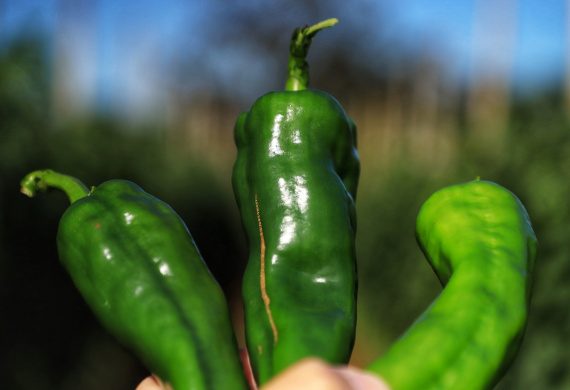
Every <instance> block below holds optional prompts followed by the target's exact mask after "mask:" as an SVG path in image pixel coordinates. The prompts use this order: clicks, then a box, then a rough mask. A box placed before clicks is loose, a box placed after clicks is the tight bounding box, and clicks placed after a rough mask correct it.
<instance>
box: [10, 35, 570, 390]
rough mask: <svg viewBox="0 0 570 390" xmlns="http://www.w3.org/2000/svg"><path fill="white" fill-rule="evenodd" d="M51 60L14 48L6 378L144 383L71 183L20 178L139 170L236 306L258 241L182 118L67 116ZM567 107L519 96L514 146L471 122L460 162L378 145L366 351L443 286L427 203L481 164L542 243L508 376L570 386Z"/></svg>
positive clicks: (509, 134)
mask: <svg viewBox="0 0 570 390" xmlns="http://www.w3.org/2000/svg"><path fill="white" fill-rule="evenodd" d="M48 69H49V66H48V63H47V62H46V59H45V57H43V55H42V44H41V43H38V42H36V41H33V40H24V41H19V42H15V43H14V44H12V45H11V46H10V47H9V48H7V49H6V50H4V51H3V52H2V53H0V178H1V181H0V312H1V313H2V320H1V321H0V351H1V353H0V383H3V387H4V388H7V389H12V390H26V389H34V390H44V389H45V390H48V389H49V390H51V389H77V388H80V389H83V390H90V389H99V388H101V387H104V388H106V389H108V390H114V389H116V390H132V389H134V388H135V387H136V384H137V383H138V381H140V379H141V378H142V376H143V375H145V370H144V369H143V368H142V367H141V366H140V365H139V364H138V363H137V361H136V360H135V359H133V358H132V357H131V356H130V355H129V354H128V353H127V352H125V351H124V350H123V349H122V348H120V347H119V346H118V345H117V344H116V343H115V342H114V340H112V339H111V338H110V337H109V336H108V335H106V333H105V332H104V331H103V330H102V329H101V328H100V327H99V325H98V324H97V322H96V321H95V320H94V318H93V317H92V315H91V314H90V312H89V310H88V309H87V308H86V306H85V304H84V303H83V301H82V299H81V297H80V296H79V295H78V294H77V292H76V291H75V289H74V287H73V285H72V283H71V281H70V280H69V278H68V277H67V275H66V274H65V273H64V272H63V269H62V268H61V267H60V265H59V262H58V260H57V252H56V247H55V235H56V231H57V223H58V219H59V217H60V216H61V214H62V212H63V211H64V210H65V208H66V207H67V199H66V198H65V196H63V195H62V194H60V193H57V192H54V193H49V194H46V195H43V196H39V197H37V198H34V199H27V198H25V197H24V196H23V195H21V194H19V193H18V188H19V181H20V179H21V178H22V177H23V176H24V175H25V174H26V173H28V172H30V171H32V170H36V169H41V168H46V167H49V168H52V169H54V170H58V171H61V172H65V173H68V174H71V175H74V176H76V177H78V178H80V179H81V180H82V181H84V182H85V184H87V185H97V184H99V183H101V182H102V181H105V180H108V179H112V178H122V179H128V180H131V181H134V182H136V183H137V184H139V185H140V186H141V187H142V188H144V189H145V190H147V191H148V192H150V193H152V194H153V195H155V196H157V197H159V198H160V199H162V200H164V201H166V202H168V203H169V204H170V205H171V206H172V207H173V208H174V209H175V210H176V211H177V212H178V213H179V214H180V215H181V217H182V218H183V219H184V220H185V221H186V223H187V224H188V227H189V229H190V231H191V232H192V233H193V236H194V238H195V240H196V242H197V244H198V246H199V248H200V250H201V251H202V253H203V255H204V257H205V259H206V261H207V262H208V264H209V266H210V267H211V269H212V271H213V273H214V274H215V276H216V277H217V278H218V280H219V281H220V283H221V284H222V285H223V286H224V287H225V288H226V291H227V292H228V296H229V297H230V300H231V301H232V302H235V301H236V300H238V299H239V297H237V298H236V297H235V294H236V293H237V291H238V290H237V287H239V279H240V276H241V272H242V270H243V265H244V264H243V262H244V258H245V248H244V243H243V233H242V231H241V228H240V223H239V216H238V214H237V208H236V207H235V205H234V201H233V194H232V192H231V185H230V183H229V180H228V177H229V172H230V171H231V166H227V167H220V166H218V165H216V164H214V163H212V162H211V160H204V159H201V158H200V156H198V155H193V154H192V153H189V152H188V149H187V148H185V146H184V145H181V144H179V143H177V142H176V141H174V142H173V141H172V139H171V138H170V133H169V131H168V129H163V128H152V129H144V128H140V129H138V130H140V131H137V132H135V131H129V132H125V131H122V124H121V121H120V120H117V119H116V118H108V117H107V118H106V117H103V116H100V115H93V116H91V117H85V118H78V119H76V120H74V121H73V122H66V123H65V124H55V121H54V120H53V118H50V115H51V111H50V84H49V83H50V79H49V77H48ZM566 115H567V113H566V112H565V107H564V105H563V99H562V96H561V94H559V93H552V94H550V95H549V94H543V95H537V96H534V97H532V99H525V100H524V101H515V102H513V105H512V110H511V119H510V121H509V124H508V128H505V129H503V130H504V132H505V133H504V143H503V146H502V147H499V148H497V147H491V146H492V145H489V144H486V143H480V142H474V141H473V138H470V137H469V136H468V135H469V134H470V132H473V131H475V130H474V129H470V128H468V126H467V124H462V125H461V126H462V128H458V129H456V131H457V132H458V133H459V134H460V135H461V136H459V137H457V138H458V141H457V145H456V149H457V150H456V151H455V154H456V156H457V157H456V158H455V159H454V160H453V164H450V166H448V167H447V168H446V169H445V170H435V169H434V170H429V169H426V167H424V166H421V165H420V164H418V163H417V162H414V161H415V158H414V154H415V153H416V152H417V151H416V150H413V149H410V150H407V151H405V152H404V153H402V154H400V155H399V156H398V157H397V158H394V159H392V160H391V161H390V162H389V164H384V165H381V164H379V163H378V159H377V156H375V155H374V153H373V152H371V150H372V149H371V148H365V149H364V150H366V151H363V153H362V155H361V157H362V161H363V163H364V164H365V165H363V173H362V179H361V186H360V189H359V195H358V201H357V211H358V226H359V227H358V237H357V244H358V256H359V274H360V287H359V310H360V312H359V325H358V326H359V327H358V335H357V345H356V349H355V358H354V361H355V363H357V364H366V363H367V362H369V361H370V360H372V359H374V358H375V357H377V356H378V355H379V354H381V353H382V352H383V351H385V350H386V348H388V346H389V345H390V344H391V343H392V342H393V341H394V340H395V339H396V338H397V337H398V336H399V335H400V334H401V333H402V332H403V331H404V330H405V328H406V327H407V326H409V325H410V324H411V323H412V321H413V320H414V319H415V318H416V317H417V316H418V315H419V314H420V313H421V312H422V311H423V310H424V309H425V308H426V307H427V305H429V303H430V302H431V301H432V300H433V299H434V298H435V297H437V294H438V293H439V291H440V290H441V287H440V286H439V283H438V281H437V279H436V277H435V275H434V274H433V272H432V271H431V269H430V268H429V265H428V264H427V262H426V261H425V260H424V259H423V256H422V254H421V252H420V250H419V248H418V246H417V245H416V243H415V238H414V224H415V216H416V214H417V212H418V210H419V208H420V206H421V204H422V202H423V201H425V200H426V199H427V197H428V196H429V195H430V194H431V193H433V192H435V191H436V190H437V189H439V188H441V187H443V186H446V185H451V184H455V183H458V182H462V181H468V180H472V179H474V178H475V177H476V176H481V177H482V178H483V179H486V180H492V181H495V182H497V183H499V184H501V185H503V186H505V187H507V188H509V189H510V190H511V191H513V192H514V193H515V194H516V195H517V196H518V197H519V198H520V199H521V201H522V202H523V203H524V204H525V206H526V207H527V209H528V211H529V214H530V216H531V219H532V221H533V226H534V227H535V231H536V234H537V236H538V239H539V243H540V249H539V258H538V262H537V272H536V280H535V295H534V298H533V303H532V310H531V317H530V322H529V326H528V330H527V335H526V339H525V341H524V343H523V346H522V349H521V353H520V355H519V357H518V358H517V360H516V362H515V364H514V365H513V367H512V369H511V370H510V371H509V373H508V374H507V375H506V377H505V379H504V380H503V382H502V383H501V384H500V385H499V387H498V388H500V389H519V390H525V389H529V390H530V389H533V390H534V389H564V388H570V376H569V375H568V373H567V371H566V369H565V368H566V362H567V361H569V360H570V359H569V358H570V356H568V355H570V352H568V349H567V348H566V347H565V346H566V345H567V344H568V343H569V342H570V340H569V339H570V329H569V328H570V322H569V316H570V313H569V311H568V309H567V299H568V298H569V297H570V287H569V286H570V284H569V283H568V282H567V281H568V280H569V279H570V263H568V261H567V260H566V259H567V258H568V257H569V255H570V254H569V249H568V246H567V242H568V233H569V232H570V231H569V229H568V228H567V221H568V217H569V207H570V204H569V203H568V199H569V198H570V182H568V180H567V179H566V173H567V172H568V171H569V169H570V128H569V124H568V118H567V116H566ZM466 134H467V135H466ZM233 152H234V151H231V153H233ZM238 312H239V310H238ZM238 336H239V335H238ZM98 381H100V382H98ZM101 383H104V384H105V385H104V386H102V385H101Z"/></svg>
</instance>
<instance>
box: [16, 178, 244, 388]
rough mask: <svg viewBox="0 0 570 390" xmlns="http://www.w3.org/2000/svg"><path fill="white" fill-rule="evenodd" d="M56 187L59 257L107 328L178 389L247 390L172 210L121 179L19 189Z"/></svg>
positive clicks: (39, 183) (206, 277) (223, 319)
mask: <svg viewBox="0 0 570 390" xmlns="http://www.w3.org/2000/svg"><path fill="white" fill-rule="evenodd" d="M50 187H53V188H58V189H61V190H62V191H64V192H65V193H66V194H67V195H68V197H69V200H70V202H71V206H70V207H69V208H68V209H67V210H66V211H65V213H64V214H63V216H62V218H61V220H60V223H59V229H58V233H57V245H58V254H59V258H60V260H61V262H62V264H63V265H64V266H65V268H66V269H67V271H68V272H69V274H70V276H71V278H72V280H73V282H74V284H75V286H76V287H77V289H78V290H79V291H80V293H81V294H82V296H83V297H84V299H85V301H86V302H87V303H88V305H89V306H90V307H91V309H92V311H93V312H94V314H95V315H96V317H97V318H98V319H99V321H100V322H101V323H102V325H103V326H104V327H105V328H106V329H107V330H108V331H109V332H110V333H111V334H113V335H114V336H115V337H116V338H117V339H118V340H119V341H120V342H121V343H122V344H123V345H125V346H126V347H127V348H128V349H130V350H131V351H132V352H133V353H134V354H135V355H137V356H138V357H139V358H140V359H141V360H142V362H143V363H144V364H145V365H146V366H147V367H148V368H149V369H150V370H151V371H152V372H153V373H154V374H156V375H157V376H158V377H159V378H160V380H161V381H162V382H163V383H165V384H166V385H169V386H170V388H172V389H174V390H189V389H193V390H198V389H204V390H205V389H236V390H245V389H247V388H248V386H247V384H246V382H245V379H244V376H243V370H242V366H241V363H240V359H239V355H238V351H237V344H236V341H235V337H234V334H233V329H232V326H231V321H230V316H229V312H228V309H227V305H226V301H225V297H224V294H223V292H222V290H221V288H220V287H219V286H218V284H217V283H216V281H215V280H214V278H213V277H212V275H211V274H210V272H209V270H208V268H207V266H206V264H205V263H204V261H203V260H202V258H201V256H200V253H199V252H198V249H197V248H196V245H195V243H194V241H193V239H192V237H191V235H190V232H189V231H188V229H187V228H186V226H185V224H184V222H183V221H182V220H181V219H180V217H179V216H178V215H177V214H176V213H175V212H174V211H173V210H172V208H171V207H170V206H169V205H168V204H166V203H164V202H162V201H160V200H159V199H157V198H155V197H154V196H152V195H150V194H148V193H146V192H144V191H143V190H142V189H141V188H140V187H138V186H137V185H136V184H134V183H131V182H128V181H124V180H111V181H108V182H105V183H103V184H101V185H100V186H98V187H96V188H93V189H91V191H89V190H88V189H87V188H86V187H85V186H84V185H83V184H81V182H79V181H78V180H76V179H74V178H72V177H69V176H66V175H62V174H58V173H55V172H53V171H50V170H45V171H36V172H32V173H30V174H29V175H27V176H26V177H25V178H24V180H23V181H22V192H24V193H25V194H27V195H29V196H33V195H34V194H35V193H36V192H37V191H38V190H45V189H48V188H50Z"/></svg>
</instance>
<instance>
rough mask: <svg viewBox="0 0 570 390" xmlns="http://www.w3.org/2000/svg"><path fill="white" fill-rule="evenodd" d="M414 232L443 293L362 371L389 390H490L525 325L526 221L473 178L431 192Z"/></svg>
mask: <svg viewBox="0 0 570 390" xmlns="http://www.w3.org/2000/svg"><path fill="white" fill-rule="evenodd" d="M416 235H417V239H418V242H419V245H420V247H421V249H422V251H423V252H424V254H425V256H426V258H427V260H428V261H429V263H430V264H431V266H432V267H433V269H434V271H435V272H436V274H437V276H438V278H439V280H440V281H441V283H442V284H443V285H444V290H443V292H442V293H441V295H440V296H439V297H438V298H437V299H436V300H435V301H434V303H433V304H432V305H431V306H430V307H429V308H428V309H427V310H426V312H425V313H424V314H423V315H421V316H420V317H419V319H418V320H417V321H416V322H415V323H414V325H413V326H412V327H411V328H410V329H409V330H408V331H407V332H406V333H405V334H404V335H403V337H402V338H401V339H400V340H399V341H397V342H396V343H395V344H394V345H393V346H392V348H391V349H389V350H388V352H387V353H386V355H385V356H384V357H382V358H380V359H379V360H378V361H376V362H374V363H373V364H372V365H371V366H370V367H369V368H368V369H369V370H370V371H372V372H375V373H377V374H379V375H380V376H382V377H383V378H384V379H385V380H386V381H387V382H388V383H389V384H390V386H391V388H392V389H393V390H416V389H424V390H430V389H441V390H447V389H449V390H451V389H454V390H455V389H462V390H481V389H491V388H492V387H493V386H494V385H495V384H496V383H497V382H498V380H499V379H500V378H501V377H502V375H503V374H504V372H505V371H506V369H507V368H508V366H509V365H510V364H511V362H512V361H513V359H514V358H515V356H516V354H517V351H518V348H519V345H520V343H521V341H522V338H523V334H524V330H525V325H526V322H527V315H528V309H529V304H530V298H531V291H532V280H533V269H534V262H535V257H536V251H537V240H536V236H535V234H534V232H533V230H532V226H531V223H530V219H529V216H528V214H527V212H526V210H525V208H524V206H523V205H522V203H521V202H520V201H519V199H518V198H517V197H516V196H515V195H514V194H513V193H511V192H510V191H508V190H507V189H505V188H503V187H501V186H499V185H497V184H495V183H491V182H486V181H473V182H468V183H464V184H460V185H455V186H451V187H447V188H444V189H441V190H439V191H437V192H436V193H435V194H433V195H432V196H431V197H430V198H429V199H428V200H427V201H426V202H425V204H424V205H423V206H422V208H421V210H420V213H419V215H418V218H417V223H416Z"/></svg>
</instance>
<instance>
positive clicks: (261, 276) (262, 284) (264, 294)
mask: <svg viewBox="0 0 570 390" xmlns="http://www.w3.org/2000/svg"><path fill="white" fill-rule="evenodd" d="M255 210H256V212H257V223H258V225H259V238H260V241H261V255H260V256H261V257H260V263H261V271H260V274H259V284H260V287H261V298H262V299H263V303H264V304H265V311H266V312H267V317H268V319H269V323H270V324H271V329H272V330H273V342H274V343H275V344H276V343H277V339H278V338H279V334H278V332H277V327H276V326H275V322H274V321H273V315H272V314H271V308H270V307H269V304H270V303H271V299H269V296H268V295H267V289H266V285H265V239H264V237H263V227H262V226H261V216H260V214H259V203H258V202H257V194H255ZM260 354H261V352H260Z"/></svg>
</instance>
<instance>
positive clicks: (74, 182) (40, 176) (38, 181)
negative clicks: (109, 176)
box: [20, 169, 89, 203]
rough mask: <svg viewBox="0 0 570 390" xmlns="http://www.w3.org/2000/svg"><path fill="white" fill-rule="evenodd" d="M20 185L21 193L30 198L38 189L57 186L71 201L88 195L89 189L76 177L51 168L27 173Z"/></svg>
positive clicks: (42, 189)
mask: <svg viewBox="0 0 570 390" xmlns="http://www.w3.org/2000/svg"><path fill="white" fill-rule="evenodd" d="M20 185H21V186H22V188H21V190H20V191H21V192H22V194H24V195H27V196H29V197H30V198H32V197H34V196H35V195H36V193H37V192H38V191H47V190H48V189H49V188H57V189H58V190H61V191H63V192H64V193H65V194H66V195H67V197H68V198H69V201H70V202H71V203H74V202H75V201H76V200H78V199H81V198H83V197H85V196H87V195H89V189H88V188H87V187H86V186H85V185H84V184H83V183H81V182H80V181H79V180H78V179H76V178H74V177H72V176H68V175H64V174H61V173H57V172H54V171H52V170H51V169H45V170H40V171H34V172H31V173H28V174H27V175H26V176H25V177H24V179H22V181H21V182H20Z"/></svg>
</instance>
